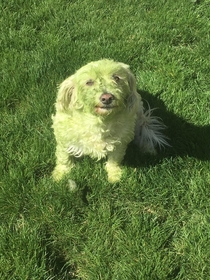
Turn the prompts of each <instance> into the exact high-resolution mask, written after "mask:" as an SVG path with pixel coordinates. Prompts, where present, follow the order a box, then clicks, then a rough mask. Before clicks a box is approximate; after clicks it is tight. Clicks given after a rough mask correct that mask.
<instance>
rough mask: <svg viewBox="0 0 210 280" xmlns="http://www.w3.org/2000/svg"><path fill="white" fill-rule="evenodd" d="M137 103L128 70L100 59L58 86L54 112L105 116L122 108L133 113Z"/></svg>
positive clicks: (130, 74) (117, 63)
mask: <svg viewBox="0 0 210 280" xmlns="http://www.w3.org/2000/svg"><path fill="white" fill-rule="evenodd" d="M137 100H138V94H137V92H136V81H135V78H134V76H133V74H132V73H131V71H130V68H129V66H128V65H126V64H123V63H119V62H115V61H113V60H108V59H103V60H99V61H95V62H90V63H88V64H87V65H85V66H83V67H82V68H80V69H79V70H78V71H77V72H76V73H75V74H74V75H72V76H70V77H69V78H67V79H66V80H65V81H64V82H63V83H62V84H61V85H60V87H59V92H58V97H57V103H56V109H57V110H58V111H69V112H71V111H73V110H82V111H83V112H88V113H92V114H96V115H99V116H107V115H110V114H113V113H115V112H119V111H122V110H125V108H127V109H128V110H133V109H134V108H136V107H137Z"/></svg>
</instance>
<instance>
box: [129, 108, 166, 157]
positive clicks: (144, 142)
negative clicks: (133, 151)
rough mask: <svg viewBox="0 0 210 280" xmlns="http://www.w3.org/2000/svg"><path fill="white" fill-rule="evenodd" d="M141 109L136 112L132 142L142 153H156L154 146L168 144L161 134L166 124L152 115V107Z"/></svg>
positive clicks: (160, 146)
mask: <svg viewBox="0 0 210 280" xmlns="http://www.w3.org/2000/svg"><path fill="white" fill-rule="evenodd" d="M143 110H144V109H141V110H139V112H138V113H137V120H136V128H135V138H134V143H135V144H136V145H137V146H138V147H139V148H140V150H141V151H142V152H143V153H150V154H156V147H159V148H162V147H165V146H170V145H169V143H168V141H167V140H168V137H167V136H165V135H164V134H163V130H164V129H166V126H165V125H164V124H163V122H162V121H161V119H160V118H158V117H156V116H152V112H153V111H154V109H151V108H150V107H149V109H148V110H147V111H143Z"/></svg>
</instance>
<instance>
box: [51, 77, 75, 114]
mask: <svg viewBox="0 0 210 280" xmlns="http://www.w3.org/2000/svg"><path fill="white" fill-rule="evenodd" d="M75 99H76V93H75V85H74V75H72V76H70V77H69V78H67V79H66V80H65V81H63V82H62V83H61V84H60V86H59V88H58V95H57V100H56V110H57V111H66V110H67V109H71V107H73V104H74V103H75Z"/></svg>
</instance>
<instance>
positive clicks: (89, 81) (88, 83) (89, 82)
mask: <svg viewBox="0 0 210 280" xmlns="http://www.w3.org/2000/svg"><path fill="white" fill-rule="evenodd" d="M93 84H94V81H93V80H88V81H87V82H86V85H87V86H92V85H93Z"/></svg>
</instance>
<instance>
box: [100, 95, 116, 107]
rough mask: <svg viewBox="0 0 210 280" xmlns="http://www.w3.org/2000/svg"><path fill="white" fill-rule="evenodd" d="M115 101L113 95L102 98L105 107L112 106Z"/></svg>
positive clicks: (102, 96)
mask: <svg viewBox="0 0 210 280" xmlns="http://www.w3.org/2000/svg"><path fill="white" fill-rule="evenodd" d="M114 99H115V98H114V95H113V94H111V93H104V94H102V95H101V97H100V101H101V103H103V104H105V105H108V104H111V103H112V101H113V100H114Z"/></svg>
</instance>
